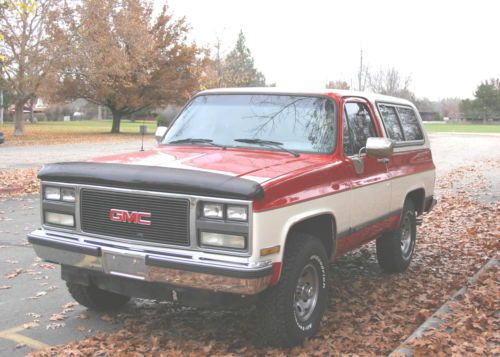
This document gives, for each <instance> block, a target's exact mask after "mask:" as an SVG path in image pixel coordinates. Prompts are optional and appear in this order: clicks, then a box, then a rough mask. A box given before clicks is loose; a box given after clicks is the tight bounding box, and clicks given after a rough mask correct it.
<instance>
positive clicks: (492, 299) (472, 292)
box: [409, 265, 500, 357]
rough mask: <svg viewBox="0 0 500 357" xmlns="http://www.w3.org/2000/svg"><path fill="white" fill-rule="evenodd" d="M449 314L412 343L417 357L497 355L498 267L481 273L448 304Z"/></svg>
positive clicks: (499, 348)
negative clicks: (432, 356)
mask: <svg viewBox="0 0 500 357" xmlns="http://www.w3.org/2000/svg"><path fill="white" fill-rule="evenodd" d="M450 309H451V311H450V313H447V314H440V315H439V316H438V317H439V318H440V319H441V320H442V321H443V323H442V324H441V325H439V326H438V327H437V328H435V329H430V330H428V331H426V332H424V334H423V335H422V336H421V337H420V338H417V339H414V340H411V341H410V343H409V346H411V347H412V349H413V351H414V354H415V356H416V357H419V356H429V355H438V354H442V355H444V356H452V355H453V356H458V355H459V356H471V355H475V356H498V355H500V334H499V333H498V328H499V326H500V278H499V266H498V265H496V266H492V267H490V268H488V269H487V270H486V271H484V272H482V273H481V275H480V276H479V279H478V280H477V281H476V282H474V283H470V284H467V291H466V292H465V294H464V295H461V296H459V298H457V299H456V300H454V301H453V302H451V303H450Z"/></svg>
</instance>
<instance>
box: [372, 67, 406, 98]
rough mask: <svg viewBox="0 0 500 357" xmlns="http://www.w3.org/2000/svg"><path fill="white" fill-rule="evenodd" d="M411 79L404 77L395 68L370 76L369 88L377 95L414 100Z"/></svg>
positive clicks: (381, 70) (382, 70)
mask: <svg viewBox="0 0 500 357" xmlns="http://www.w3.org/2000/svg"><path fill="white" fill-rule="evenodd" d="M410 84H411V77H410V76H406V77H403V76H402V75H401V74H400V73H399V71H398V70H397V69H396V68H394V67H391V68H387V69H380V70H379V71H378V72H376V73H373V74H370V75H369V76H368V86H369V88H370V89H371V90H372V91H374V92H375V93H380V94H386V95H392V96H395V97H400V98H405V99H408V100H414V99H415V95H414V94H413V93H412V92H411V90H410Z"/></svg>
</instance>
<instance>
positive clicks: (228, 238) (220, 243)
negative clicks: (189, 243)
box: [200, 232, 246, 249]
mask: <svg viewBox="0 0 500 357" xmlns="http://www.w3.org/2000/svg"><path fill="white" fill-rule="evenodd" d="M200 243H201V245H205V246H212V247H223V248H233V249H245V248H246V240H245V237H244V236H237V235H232V234H220V233H212V232H201V233H200Z"/></svg>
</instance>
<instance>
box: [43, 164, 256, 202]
mask: <svg viewBox="0 0 500 357" xmlns="http://www.w3.org/2000/svg"><path fill="white" fill-rule="evenodd" d="M38 178H39V179H41V180H43V181H53V182H61V183H75V184H84V185H99V186H109V187H117V188H130V189H138V190H148V191H158V192H170V193H180V194H187V195H197V196H211V197H221V198H232V199H242V200H252V199H258V198H261V197H263V196H264V190H263V189H262V186H261V185H260V184H258V183H257V182H254V181H252V180H248V179H244V178H240V177H235V176H229V175H224V174H219V173H213V172H206V171H197V170H188V169H180V168H168V167H157V166H144V165H127V164H108V163H93V162H65V163H56V164H47V165H44V166H43V167H42V169H41V170H40V172H39V173H38Z"/></svg>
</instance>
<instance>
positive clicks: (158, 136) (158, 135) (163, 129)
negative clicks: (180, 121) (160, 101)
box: [155, 126, 168, 142]
mask: <svg viewBox="0 0 500 357" xmlns="http://www.w3.org/2000/svg"><path fill="white" fill-rule="evenodd" d="M167 130H168V128H167V127H166V126H159V127H158V128H156V132H155V138H156V141H157V142H160V141H161V139H163V137H164V136H165V133H166V132H167Z"/></svg>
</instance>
